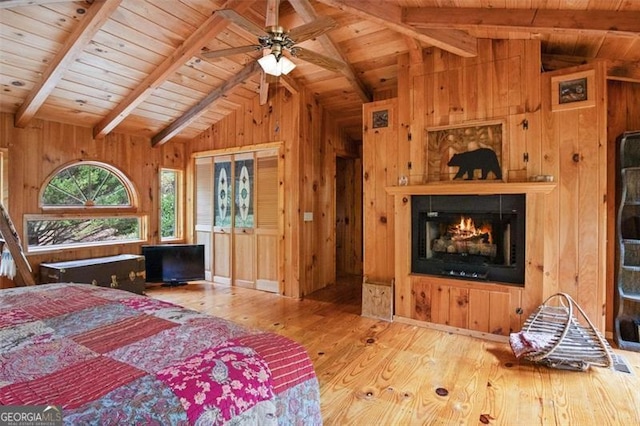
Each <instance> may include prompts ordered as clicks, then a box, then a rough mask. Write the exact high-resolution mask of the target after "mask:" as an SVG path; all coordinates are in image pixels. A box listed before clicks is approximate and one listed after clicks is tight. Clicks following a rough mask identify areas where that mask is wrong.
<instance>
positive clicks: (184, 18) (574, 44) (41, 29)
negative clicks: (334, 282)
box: [0, 0, 640, 145]
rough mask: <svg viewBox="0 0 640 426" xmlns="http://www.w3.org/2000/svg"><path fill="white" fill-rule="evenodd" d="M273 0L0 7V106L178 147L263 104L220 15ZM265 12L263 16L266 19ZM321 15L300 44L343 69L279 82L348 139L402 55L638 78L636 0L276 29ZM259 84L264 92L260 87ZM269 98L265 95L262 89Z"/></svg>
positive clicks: (256, 9) (247, 12)
mask: <svg viewBox="0 0 640 426" xmlns="http://www.w3.org/2000/svg"><path fill="white" fill-rule="evenodd" d="M276 4H277V0H257V1H249V0H86V1H68V0H67V1H65V0H0V25H1V29H0V79H1V80H0V84H1V85H2V91H1V92H0V93H1V95H0V111H2V112H9V113H12V114H15V117H16V118H15V122H16V125H17V126H19V127H23V126H26V125H28V123H29V122H30V121H31V120H32V119H33V118H43V119H49V120H54V121H61V122H69V123H74V124H78V125H83V126H87V127H92V128H93V130H94V135H95V136H96V137H98V138H100V137H103V136H104V135H106V134H108V133H109V132H112V131H118V132H124V133H133V134H138V135H143V136H148V137H150V138H152V143H153V144H154V145H157V144H162V143H165V142H167V141H169V140H172V139H174V140H181V141H187V140H189V139H191V138H193V137H195V136H196V135H198V134H199V133H200V132H202V131H203V130H205V129H207V128H208V127H209V126H211V125H212V124H213V123H215V122H217V121H219V120H220V119H222V118H223V117H225V116H226V115H227V114H229V113H230V112H231V111H233V110H234V109H235V108H237V107H238V105H240V104H242V103H243V102H245V101H246V100H247V99H251V98H253V97H255V96H259V93H260V88H261V84H260V82H261V72H260V68H259V67H258V66H256V62H255V60H256V59H257V58H258V57H259V56H260V55H261V53H260V52H259V51H256V52H251V53H248V54H247V53H241V54H235V55H231V56H225V57H222V58H216V59H205V58H203V57H202V56H200V55H201V53H203V52H206V51H215V50H220V49H225V48H229V47H237V46H244V45H249V44H256V42H257V40H256V37H255V36H254V35H253V34H251V33H250V32H248V31H247V30H246V29H243V28H241V27H240V26H238V25H236V24H234V23H230V22H229V21H228V20H226V19H224V18H223V17H221V16H220V15H219V14H216V13H215V12H216V11H217V10H219V9H226V8H232V9H235V10H236V11H237V12H238V13H240V14H241V15H242V16H244V17H245V18H247V19H248V20H250V21H251V22H253V23H255V24H256V25H258V26H259V27H264V26H265V22H266V21H267V19H270V20H273V19H274V13H275V12H274V10H276V8H277V7H276ZM267 11H270V13H267ZM322 16H329V17H331V18H333V19H334V20H335V21H336V22H337V27H336V28H335V29H333V30H331V31H330V32H328V33H326V34H323V35H321V36H318V37H316V38H314V39H311V40H308V41H305V42H303V43H300V46H301V47H304V48H305V49H308V50H311V51H314V52H317V53H321V54H323V55H325V56H328V57H331V58H333V59H336V60H338V61H341V62H343V63H344V67H343V68H342V71H341V72H332V71H329V70H326V69H324V68H321V67H319V66H317V65H314V64H312V63H309V62H305V61H303V60H300V59H297V58H293V61H294V62H295V63H296V65H297V67H296V68H295V69H294V71H293V72H292V73H291V74H289V76H286V77H280V81H279V82H278V83H279V84H284V85H285V87H301V86H306V87H307V88H309V89H310V90H311V91H312V92H313V93H314V94H315V95H316V96H317V98H318V101H319V102H320V103H321V104H322V105H323V106H324V108H325V109H326V110H328V111H329V112H330V113H331V114H333V115H334V116H335V117H336V118H337V120H338V123H339V125H340V126H342V127H344V128H345V129H346V130H347V132H348V134H349V135H350V136H351V137H352V138H353V139H355V140H359V139H361V137H362V113H361V111H362V104H363V103H365V102H369V101H371V100H374V99H376V98H380V97H384V96H388V95H389V94H391V95H393V94H394V93H395V90H396V84H397V71H398V70H397V56H398V55H399V54H402V53H406V52H409V53H410V54H411V55H413V57H414V58H420V55H421V53H422V51H423V49H425V48H429V47H431V46H436V47H439V48H442V49H444V50H446V51H449V52H452V53H455V54H456V55H459V56H462V57H473V56H475V55H476V53H477V52H476V48H477V43H476V41H477V39H478V38H493V39H514V38H515V39H531V38H535V39H540V40H541V43H542V51H543V55H544V56H543V64H544V67H545V69H556V68H561V67H566V66H569V65H574V64H579V63H584V62H585V61H591V60H598V59H606V60H608V61H609V69H610V76H611V77H612V78H619V79H628V80H633V81H640V1H626V0H566V1H565V0H288V1H286V0H282V2H281V4H280V13H279V18H280V19H279V23H280V25H282V26H283V27H284V28H289V29H290V28H294V27H297V26H299V25H302V24H305V23H308V22H311V21H313V20H314V19H315V18H317V17H322ZM262 87H263V88H264V87H266V86H262ZM263 94H264V93H263Z"/></svg>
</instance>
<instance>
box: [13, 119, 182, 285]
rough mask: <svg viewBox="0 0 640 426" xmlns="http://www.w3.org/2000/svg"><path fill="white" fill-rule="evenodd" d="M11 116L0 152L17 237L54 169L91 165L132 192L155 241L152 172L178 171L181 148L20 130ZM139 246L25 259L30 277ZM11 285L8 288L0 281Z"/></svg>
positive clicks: (45, 124)
mask: <svg viewBox="0 0 640 426" xmlns="http://www.w3.org/2000/svg"><path fill="white" fill-rule="evenodd" d="M13 120H14V117H13V115H12V114H6V113H2V114H1V115H0V147H2V148H7V153H8V159H9V160H8V179H9V213H10V215H11V217H12V219H13V221H14V224H15V226H16V229H17V231H18V232H19V234H20V236H21V238H24V236H23V226H24V224H23V220H22V219H23V215H25V214H41V213H43V212H42V209H41V208H40V207H39V205H38V196H39V193H40V187H41V185H42V183H43V182H44V181H45V179H46V178H47V177H48V176H49V175H51V174H52V173H53V172H54V171H55V170H56V169H57V168H59V167H60V166H63V165H65V164H68V163H70V162H73V161H77V160H96V161H102V162H105V163H107V164H110V165H113V166H115V167H117V168H118V169H119V170H121V171H122V172H123V173H124V174H125V175H126V176H127V177H128V178H129V179H130V180H131V182H132V183H133V185H134V186H135V189H136V191H137V192H138V200H139V206H138V211H139V212H142V213H145V214H147V216H148V230H149V235H147V238H148V241H147V242H146V243H155V242H157V241H158V239H159V237H158V212H159V207H158V201H159V200H158V184H159V180H158V171H159V169H160V168H161V167H171V168H175V169H183V168H184V164H185V155H184V151H185V149H184V144H182V143H170V144H166V145H163V146H162V147H161V148H152V147H151V142H150V140H149V138H146V137H135V136H130V135H124V134H118V133H113V134H111V135H109V136H107V137H106V138H105V139H103V140H94V139H93V137H92V129H91V128H87V127H79V126H73V125H71V124H61V123H56V122H51V121H44V120H33V122H32V123H31V124H30V125H29V126H27V127H26V128H24V129H18V128H16V127H14V126H13ZM139 246H140V244H119V245H112V246H96V247H90V248H83V249H73V250H56V251H51V252H45V253H39V254H29V255H27V259H28V261H29V263H30V264H31V266H32V268H33V270H34V272H35V273H36V278H37V274H38V269H39V265H40V263H42V262H51V261H61V260H71V259H83V258H90V257H100V256H110V255H115V254H120V253H135V254H138V253H140V247H139ZM5 285H7V286H12V283H10V282H5Z"/></svg>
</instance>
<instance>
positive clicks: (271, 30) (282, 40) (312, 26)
mask: <svg viewBox="0 0 640 426" xmlns="http://www.w3.org/2000/svg"><path fill="white" fill-rule="evenodd" d="M215 13H216V14H218V15H220V16H222V17H223V18H225V19H227V20H229V21H231V22H233V23H235V24H236V25H238V26H239V27H241V28H243V29H245V30H247V31H249V32H250V33H252V34H254V35H255V36H256V37H258V43H257V44H253V45H248V46H239V47H230V48H228V49H221V50H215V51H208V52H204V53H202V54H201V56H202V57H204V58H220V57H223V56H229V55H236V54H240V53H249V52H254V51H260V50H262V51H263V52H264V56H263V57H261V58H259V59H258V62H259V63H260V66H261V67H262V69H263V70H264V71H265V73H267V74H270V75H275V76H279V75H281V74H288V73H289V72H290V71H291V70H293V68H295V64H294V63H293V62H292V61H291V60H290V59H288V58H287V56H285V55H284V52H287V54H288V55H290V56H291V57H293V58H298V59H302V60H304V61H307V62H310V63H312V64H315V65H318V66H320V67H323V68H325V69H328V70H330V71H334V72H340V71H341V70H342V69H343V68H344V66H345V64H344V63H343V62H341V61H338V60H335V59H333V58H330V57H327V56H324V55H321V54H319V53H316V52H312V51H310V50H307V49H304V48H302V47H299V46H297V44H298V43H302V42H303V41H305V40H310V39H312V38H314V37H318V36H320V35H322V34H324V33H325V32H327V31H329V30H331V29H333V28H335V26H336V22H335V21H334V20H333V19H332V18H330V17H328V16H324V17H320V18H318V19H316V20H314V21H312V22H309V23H307V24H303V25H300V26H298V27H295V28H292V29H291V30H288V31H287V30H285V29H284V28H282V27H281V26H279V25H278V12H277V11H276V13H275V25H270V26H267V27H266V28H265V29H262V28H260V27H259V26H258V25H256V24H254V23H253V22H251V21H250V20H248V19H247V18H245V17H244V16H242V15H240V14H239V13H238V12H236V11H235V10H233V9H221V10H218V11H216V12H215ZM267 15H268V14H267ZM269 18H270V17H269V16H267V22H269V21H270V19H269Z"/></svg>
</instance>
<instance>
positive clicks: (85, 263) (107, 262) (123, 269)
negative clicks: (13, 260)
mask: <svg viewBox="0 0 640 426" xmlns="http://www.w3.org/2000/svg"><path fill="white" fill-rule="evenodd" d="M145 281H146V279H145V264H144V256H138V255H134V254H121V255H118V256H108V257H97V258H93V259H81V260H71V261H66V262H55V263H42V264H40V282H41V283H42V284H46V283H62V282H71V283H86V284H93V285H98V286H101V287H111V288H119V289H121V290H126V291H131V292H133V293H138V294H142V293H143V292H144V289H145Z"/></svg>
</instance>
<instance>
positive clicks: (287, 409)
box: [0, 283, 322, 425]
mask: <svg viewBox="0 0 640 426" xmlns="http://www.w3.org/2000/svg"><path fill="white" fill-rule="evenodd" d="M0 404H1V405H58V406H61V407H62V409H63V420H64V422H65V423H67V424H103V425H107V424H145V425H153V424H157V425H189V424H192V425H221V424H234V425H243V424H246V425H256V424H265V425H270V424H273V425H276V424H282V425H295V424H300V425H302V424H304V425H316V424H322V418H321V415H320V402H319V387H318V381H317V378H316V375H315V372H314V370H313V367H312V365H311V362H310V360H309V357H308V355H307V353H306V351H305V350H304V348H303V347H301V346H300V345H299V344H297V343H296V342H294V341H292V340H290V339H288V338H286V337H283V336H280V335H277V334H273V333H265V332H262V331H258V330H251V329H248V328H246V327H243V326H240V325H238V324H236V323H233V322H231V321H227V320H224V319H221V318H216V317H213V316H210V315H206V314H203V313H199V312H196V311H192V310H188V309H185V308H183V307H180V306H177V305H174V304H171V303H168V302H164V301H160V300H156V299H151V298H148V297H145V296H140V295H136V294H133V293H129V292H125V291H122V290H116V289H110V288H104V287H95V286H92V285H86V284H66V283H63V284H47V285H41V286H31V287H20V288H13V289H6V290H0Z"/></svg>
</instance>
